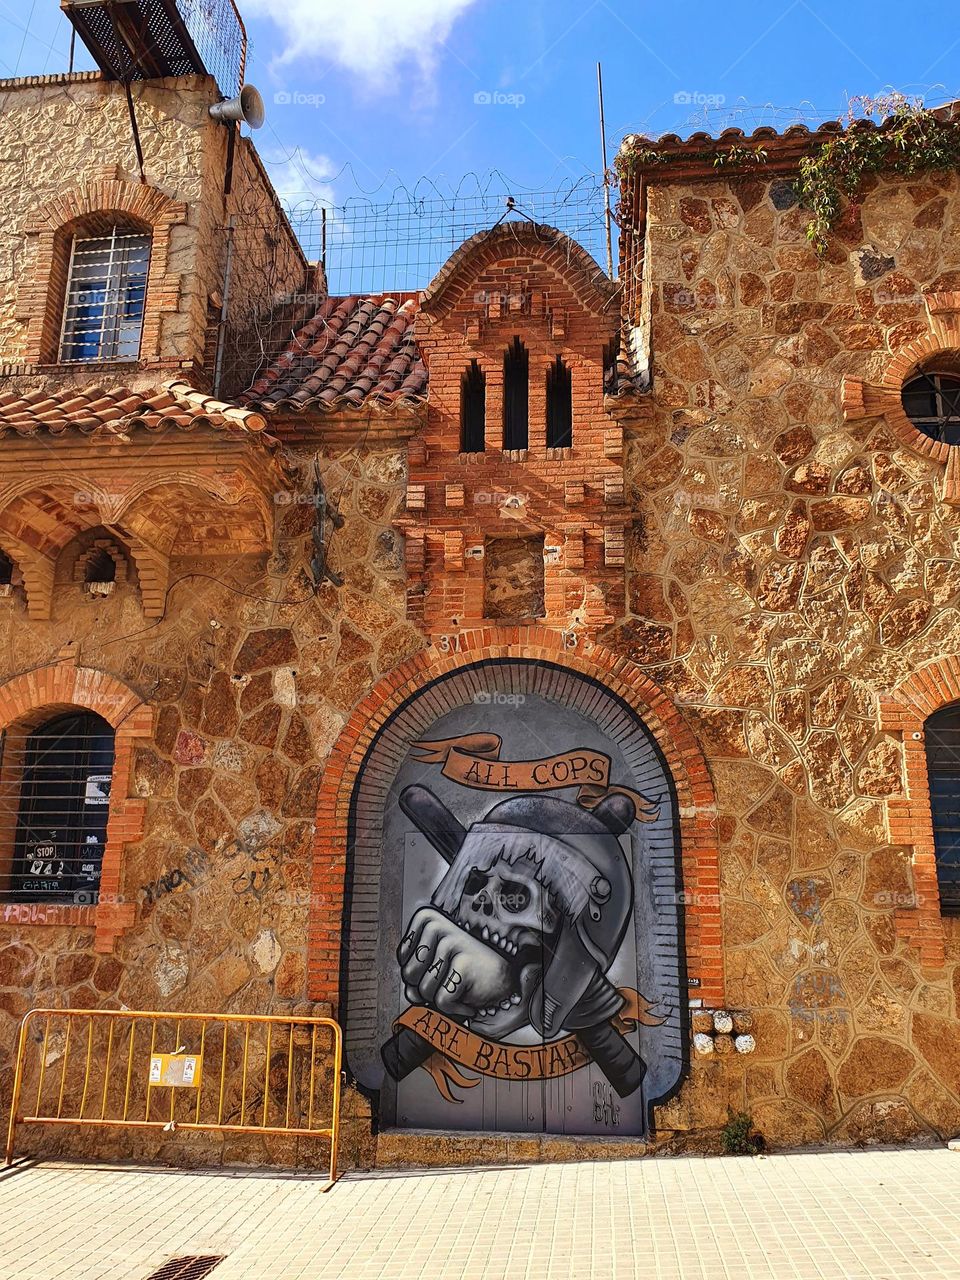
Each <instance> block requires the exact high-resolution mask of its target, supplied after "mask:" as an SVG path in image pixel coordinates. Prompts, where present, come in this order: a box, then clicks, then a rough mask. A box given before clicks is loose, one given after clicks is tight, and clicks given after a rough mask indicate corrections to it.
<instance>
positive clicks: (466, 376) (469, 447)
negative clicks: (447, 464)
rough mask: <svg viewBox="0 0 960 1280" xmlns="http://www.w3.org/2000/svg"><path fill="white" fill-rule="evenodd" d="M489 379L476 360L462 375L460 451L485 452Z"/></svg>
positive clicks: (471, 362)
mask: <svg viewBox="0 0 960 1280" xmlns="http://www.w3.org/2000/svg"><path fill="white" fill-rule="evenodd" d="M486 417H487V380H486V378H485V377H484V375H483V370H482V369H481V368H480V365H479V364H478V362H477V361H476V360H471V361H470V364H469V365H468V367H467V368H466V369H465V370H464V371H463V374H462V375H461V377H460V452H461V453H483V451H484V448H485V446H486Z"/></svg>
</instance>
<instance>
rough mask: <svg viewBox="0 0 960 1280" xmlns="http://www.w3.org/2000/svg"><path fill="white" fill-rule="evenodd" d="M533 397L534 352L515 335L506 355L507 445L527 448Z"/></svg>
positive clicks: (504, 365) (505, 405) (505, 401)
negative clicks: (530, 405) (531, 376)
mask: <svg viewBox="0 0 960 1280" xmlns="http://www.w3.org/2000/svg"><path fill="white" fill-rule="evenodd" d="M529 398H530V356H529V354H528V352H527V349H526V347H525V346H524V345H523V343H522V342H521V341H520V339H519V338H514V340H513V342H511V343H510V346H509V347H508V348H507V350H506V352H505V353H504V357H503V447H504V449H526V447H527V440H528V431H529V428H528V418H529Z"/></svg>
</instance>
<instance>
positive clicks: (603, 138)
mask: <svg viewBox="0 0 960 1280" xmlns="http://www.w3.org/2000/svg"><path fill="white" fill-rule="evenodd" d="M597 98H598V100H599V103H600V158H601V160H602V162H603V217H604V221H605V223H606V227H607V275H608V276H609V277H610V279H611V280H612V279H613V234H612V232H611V230H610V183H609V182H608V181H607V127H606V122H605V120H604V117H603V72H602V70H601V69H600V63H599V62H598V63H597Z"/></svg>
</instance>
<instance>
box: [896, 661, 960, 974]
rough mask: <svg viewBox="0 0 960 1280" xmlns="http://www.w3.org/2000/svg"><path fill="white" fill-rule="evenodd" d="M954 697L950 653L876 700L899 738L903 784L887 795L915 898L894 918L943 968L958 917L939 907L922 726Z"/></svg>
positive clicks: (928, 960)
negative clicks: (908, 858) (908, 863)
mask: <svg viewBox="0 0 960 1280" xmlns="http://www.w3.org/2000/svg"><path fill="white" fill-rule="evenodd" d="M952 702H960V657H956V656H952V655H951V656H950V657H946V658H937V659H935V660H934V661H933V662H929V663H927V664H926V665H925V666H923V667H920V668H919V669H918V670H917V671H914V672H912V673H911V674H910V675H909V676H907V678H906V679H905V680H904V681H902V683H901V684H899V685H898V686H897V688H896V689H895V690H894V691H893V693H891V694H890V695H889V696H887V697H884V698H881V699H880V728H881V729H882V730H883V731H884V732H885V733H893V734H899V735H901V736H902V738H903V761H904V789H903V792H902V793H901V794H900V795H899V796H890V797H889V798H888V800H887V821H888V826H889V832H890V841H891V843H892V844H895V845H898V846H901V847H903V848H906V849H908V850H910V853H911V865H912V870H913V903H912V905H911V904H904V905H900V906H897V907H896V909H895V910H894V922H895V924H896V929H897V934H898V936H899V937H901V938H903V939H904V940H905V941H907V942H908V943H910V944H911V945H913V946H915V947H917V948H918V950H919V953H920V962H921V964H922V965H923V966H924V967H925V968H932V969H940V968H943V965H944V964H945V962H946V940H947V935H948V933H949V935H950V936H951V937H960V919H958V918H957V917H950V916H944V915H943V913H942V911H941V906H940V886H939V883H938V880H937V855H936V846H935V843H934V835H933V811H932V809H931V807H930V784H929V779H928V776H927V749H926V743H925V741H924V725H925V723H926V721H927V719H928V718H929V717H930V716H931V715H932V714H933V713H934V712H935V711H939V710H940V708H941V707H945V706H947V705H948V704H949V703H952Z"/></svg>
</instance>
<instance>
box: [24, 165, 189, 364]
mask: <svg viewBox="0 0 960 1280" xmlns="http://www.w3.org/2000/svg"><path fill="white" fill-rule="evenodd" d="M186 216H187V206H186V205H185V204H183V203H182V202H178V201H175V200H171V199H170V198H169V196H166V195H165V194H164V193H163V192H162V191H159V190H157V189H156V188H155V187H149V186H144V185H142V184H141V183H136V182H129V181H127V180H126V179H125V178H124V177H123V173H122V170H120V169H119V168H118V167H117V166H116V165H106V166H105V167H104V168H103V169H102V171H101V172H100V174H99V175H98V179H97V180H96V181H94V182H87V183H84V184H83V185H81V186H77V187H73V188H72V189H70V190H67V191H63V192H60V193H59V194H58V195H57V196H56V197H55V198H54V199H52V200H48V201H47V202H46V203H45V204H43V205H41V206H40V208H38V209H37V210H36V213H35V214H34V216H33V217H32V218H31V219H30V220H29V221H28V222H27V224H26V226H25V227H24V231H25V233H26V235H27V236H36V237H37V246H36V251H35V257H34V264H33V270H32V271H31V273H30V274H29V275H27V276H25V277H24V278H23V280H22V282H21V284H20V288H19V291H18V295H17V312H18V314H19V315H20V316H21V317H22V319H23V320H24V322H25V324H26V330H25V334H24V341H23V352H22V354H23V359H24V360H25V361H26V362H27V363H29V364H54V363H56V361H57V360H58V359H59V343H60V328H61V324H62V320H63V301H64V297H65V294H66V288H67V272H68V269H69V265H70V246H71V243H72V240H73V237H74V236H75V235H78V236H88V235H90V236H92V235H98V234H104V233H106V232H108V231H109V229H110V227H111V226H112V225H113V224H114V223H115V222H118V223H120V224H121V225H124V226H129V228H130V230H131V231H146V232H149V233H150V237H151V243H150V269H149V273H148V276H147V293H146V301H145V303H144V322H143V335H142V338H141V342H140V358H141V360H143V361H145V362H147V363H156V362H161V363H162V361H161V356H162V348H161V326H162V323H163V316H164V315H165V314H166V313H168V312H171V311H176V310H177V308H178V306H179V303H180V275H179V273H177V272H176V271H174V270H172V269H171V264H170V233H171V230H172V228H173V227H175V226H177V225H179V224H181V223H183V222H185V221H186Z"/></svg>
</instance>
